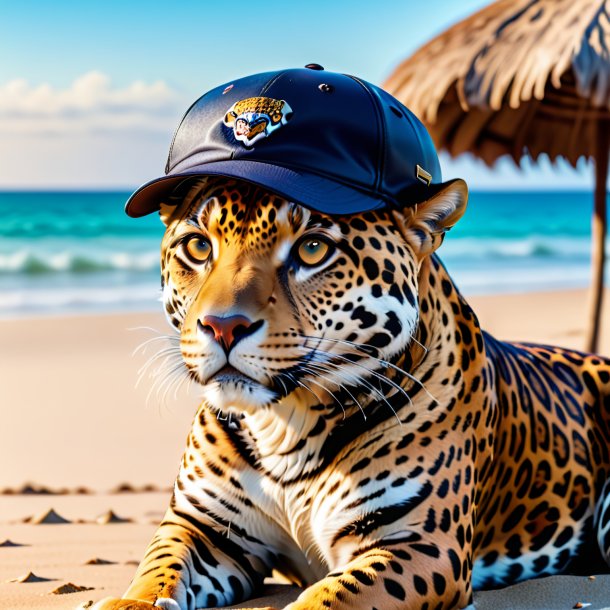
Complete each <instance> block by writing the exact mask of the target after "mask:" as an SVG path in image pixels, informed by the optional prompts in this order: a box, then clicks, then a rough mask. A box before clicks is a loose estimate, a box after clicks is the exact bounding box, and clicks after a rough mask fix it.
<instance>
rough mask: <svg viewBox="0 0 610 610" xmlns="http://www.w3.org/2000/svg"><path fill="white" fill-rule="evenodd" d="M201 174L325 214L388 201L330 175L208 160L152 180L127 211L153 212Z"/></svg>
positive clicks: (135, 213) (357, 210)
mask: <svg viewBox="0 0 610 610" xmlns="http://www.w3.org/2000/svg"><path fill="white" fill-rule="evenodd" d="M197 176H226V177H227V178H238V179H240V180H245V181H246V182H251V183H252V184H256V185H258V186H261V187H264V188H266V189H269V190H270V191H272V192H274V193H276V194H278V195H280V196H282V197H285V198H286V199H288V200H289V201H294V202H295V203H300V204H301V205H303V206H305V207H307V208H311V209H312V210H316V211H318V212H324V213H325V214H339V215H342V214H358V213H360V212H366V211H368V210H375V209H378V208H382V207H385V206H386V205H387V204H388V201H385V200H384V199H382V198H381V197H379V196H378V195H371V194H368V193H366V192H364V191H360V190H357V189H356V188H352V187H348V186H345V185H344V184H341V183H339V182H336V181H334V180H331V179H329V178H324V177H322V176H318V175H315V174H310V173H306V172H301V171H297V170H294V169H289V168H287V167H282V166H279V165H271V164H270V163H263V162H261V161H249V160H245V159H233V160H230V161H215V162H212V163H205V164H203V165H199V166H196V167H192V168H189V170H188V171H187V172H180V173H178V174H173V175H168V176H163V177H161V178H157V179H156V180H151V181H150V182H147V183H146V184H144V185H142V186H141V187H140V188H139V189H138V190H137V191H135V193H133V195H131V197H130V198H129V199H128V201H127V203H126V205H125V211H126V212H127V214H129V216H133V217H139V216H145V215H146V214H150V213H151V212H154V211H156V210H158V209H159V207H160V204H161V203H162V202H163V201H164V200H166V199H167V197H168V196H169V195H170V194H171V192H172V191H173V190H174V188H175V187H176V186H178V184H180V183H181V182H182V181H184V180H185V179H187V178H194V177H197Z"/></svg>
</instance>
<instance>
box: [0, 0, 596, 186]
mask: <svg viewBox="0 0 610 610" xmlns="http://www.w3.org/2000/svg"><path fill="white" fill-rule="evenodd" d="M484 4H485V2H481V1H480V0H461V1H460V2H455V0H425V1H424V2H421V1H417V2H416V1H414V0H401V1H400V0H368V1H363V0H352V1H348V0H336V1H332V0H326V1H322V0H309V2H298V3H297V2H293V3H287V2H283V3H282V2H268V3H260V2H252V1H250V2H246V1H243V0H233V1H232V2H228V1H226V0H223V1H222V2H220V1H218V0H199V1H176V2H174V3H168V2H165V3H159V2H154V1H148V2H142V1H139V0H135V1H131V2H124V1H123V2H118V1H116V0H108V1H105V2H98V1H88V2H82V1H81V2H76V1H74V2H69V1H66V0H64V1H61V0H56V1H55V2H47V1H28V0H23V1H22V2H9V1H8V0H0V15H1V19H0V188H47V187H50V188H132V187H134V186H136V185H137V184H139V183H141V182H144V181H146V180H148V179H150V178H153V177H156V176H157V175H160V174H161V173H162V168H163V166H164V163H165V157H166V154H167V148H168V145H169V141H170V139H171V135H172V133H173V130H174V128H175V126H176V124H177V122H178V120H179V118H180V116H181V115H182V113H183V111H184V110H185V109H186V108H187V107H188V106H189V105H190V103H191V102H192V101H193V100H194V99H195V98H197V97H198V96H199V95H201V94H202V93H203V92H204V91H206V90H207V89H209V88H211V87H213V86H216V85H218V84H221V83H224V82H227V81H230V80H232V79H234V78H236V77H239V76H244V75H246V74H250V73H255V72H262V71H265V70H268V69H278V68H284V67H293V66H303V65H305V64H307V63H310V62H317V63H321V64H322V65H324V66H325V67H326V68H328V69H331V70H336V71H341V72H348V73H352V74H357V75H359V76H361V77H363V78H365V79H367V80H369V81H371V82H374V83H378V84H380V83H381V82H383V80H384V79H385V78H386V77H387V76H388V74H389V73H390V72H391V70H392V69H393V67H394V66H396V64H397V63H398V62H400V61H401V59H403V58H404V57H406V56H407V55H408V54H409V53H411V52H413V51H414V50H415V49H416V48H417V47H419V46H420V45H421V44H423V43H424V42H426V41H427V40H428V39H429V38H430V37H432V36H434V35H435V34H438V33H439V32H441V31H442V30H444V29H445V28H446V27H448V26H449V25H451V24H452V23H454V22H455V21H457V20H459V19H461V18H463V17H465V16H467V15H468V14H470V13H471V12H473V11H475V10H477V9H479V8H481V7H482V6H483V5H484ZM442 164H443V169H444V175H445V176H446V177H453V176H458V175H459V176H462V177H464V178H466V179H467V180H468V181H469V183H470V184H471V186H472V187H475V188H506V187H513V188H574V187H580V188H588V187H590V185H591V184H592V177H591V168H590V167H588V166H586V164H584V163H583V165H582V167H580V169H579V171H574V170H572V169H570V168H569V167H567V166H566V165H564V164H560V165H559V167H558V168H557V169H552V168H551V167H550V166H549V164H548V163H547V164H544V165H543V167H542V169H538V168H535V169H534V168H531V167H530V164H528V163H526V164H525V171H523V172H517V171H516V170H514V169H513V167H512V164H511V163H509V162H500V163H499V165H498V166H497V168H495V169H494V170H493V171H489V170H487V169H486V168H485V167H484V166H482V164H480V163H476V162H473V161H471V160H469V159H460V160H457V161H451V160H449V159H447V158H446V157H442Z"/></svg>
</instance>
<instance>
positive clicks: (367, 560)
mask: <svg viewBox="0 0 610 610" xmlns="http://www.w3.org/2000/svg"><path fill="white" fill-rule="evenodd" d="M454 546H455V542H454ZM464 553H465V551H464V549H461V548H459V547H457V548H452V547H450V546H445V545H444V543H443V544H442V545H441V544H435V543H432V542H426V541H424V540H422V538H421V536H419V534H410V535H408V536H406V537H405V539H404V540H403V541H401V542H399V543H397V542H396V540H393V541H391V542H390V541H388V544H387V545H383V541H382V542H381V544H380V545H379V546H376V547H375V548H373V549H369V550H367V551H365V552H363V553H361V554H360V555H358V556H356V557H355V558H354V559H352V560H351V561H350V562H349V563H348V564H347V565H345V566H344V568H343V569H342V570H341V571H337V572H332V573H330V574H328V575H327V576H326V577H325V578H324V579H322V580H321V581H319V582H317V583H315V584H314V585H312V586H311V587H309V588H308V589H306V590H305V591H304V592H303V593H302V594H301V595H300V596H299V598H298V599H297V600H296V601H295V602H293V603H292V604H289V605H288V606H286V608H285V609H284V610H312V609H314V608H315V609H318V608H320V609H323V608H332V610H371V609H373V610H375V609H378V610H421V609H422V608H428V609H430V610H433V609H437V610H441V609H442V610H451V609H453V608H463V607H465V606H467V605H468V604H469V603H470V597H471V588H470V557H466V556H464Z"/></svg>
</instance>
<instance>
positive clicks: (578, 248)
mask: <svg viewBox="0 0 610 610" xmlns="http://www.w3.org/2000/svg"><path fill="white" fill-rule="evenodd" d="M608 245H609V246H610V240H608ZM590 252H591V241H590V240H589V239H588V238H576V237H565V236H562V237H545V236H529V237H527V238H525V239H489V238H483V239H480V238H475V237H464V238H454V239H452V237H451V235H449V236H448V237H447V239H446V241H445V243H444V244H443V246H442V247H441V249H440V251H439V254H440V256H441V258H446V259H447V260H449V259H456V258H460V259H468V258H470V259H511V258H513V259H527V258H530V259H566V258H568V259H570V260H574V259H575V258H576V259H582V260H585V259H588V257H589V256H590Z"/></svg>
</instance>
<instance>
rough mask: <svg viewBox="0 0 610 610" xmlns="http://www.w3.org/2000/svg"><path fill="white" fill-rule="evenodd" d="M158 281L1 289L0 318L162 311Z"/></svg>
mask: <svg viewBox="0 0 610 610" xmlns="http://www.w3.org/2000/svg"><path fill="white" fill-rule="evenodd" d="M159 298H160V290H159V285H158V283H150V284H148V283H145V284H141V285H138V286H100V287H97V288H92V287H77V286H73V287H71V288H69V289H65V288H64V289H62V290H57V289H53V288H48V289H45V288H40V289H33V290H31V289H30V290H13V291H6V292H5V291H0V318H5V317H21V316H24V315H30V314H49V313H70V312H71V313H74V312H88V311H92V312H96V311H125V310H159V311H160V310H161V309H160V305H159V303H158V301H159Z"/></svg>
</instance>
